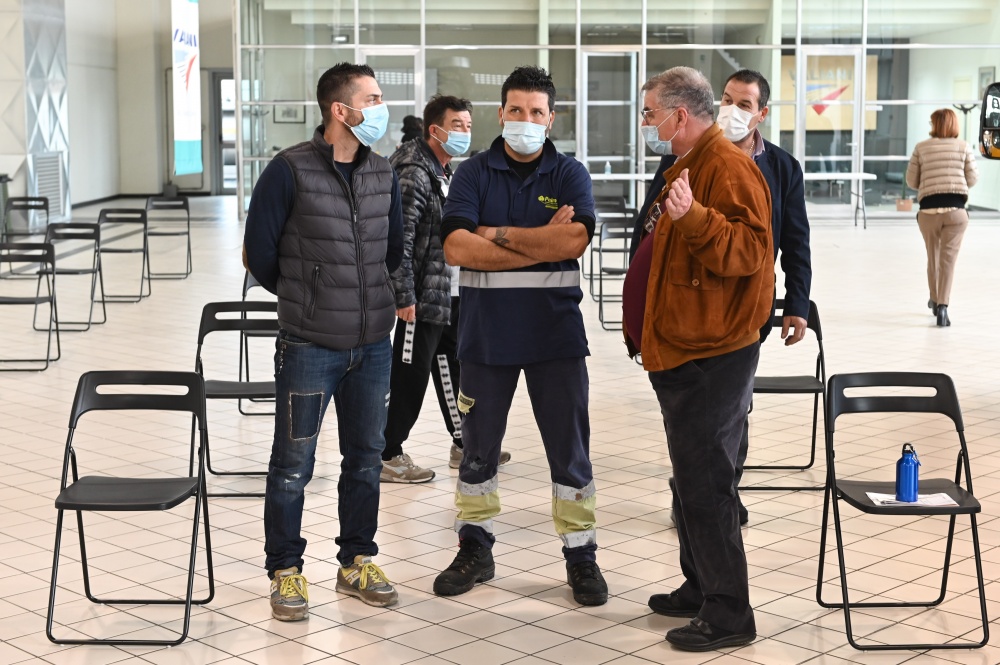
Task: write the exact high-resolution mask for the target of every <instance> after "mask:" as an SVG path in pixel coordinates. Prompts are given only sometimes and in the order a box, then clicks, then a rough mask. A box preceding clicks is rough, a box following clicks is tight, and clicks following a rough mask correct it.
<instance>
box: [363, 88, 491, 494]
mask: <svg viewBox="0 0 1000 665" xmlns="http://www.w3.org/2000/svg"><path fill="white" fill-rule="evenodd" d="M471 139H472V103H471V102H470V101H469V100H467V99H460V98H458V97H451V96H443V95H435V96H434V97H433V98H431V100H430V101H429V102H427V105H426V106H425V107H424V117H423V137H422V138H418V139H415V140H413V141H407V142H405V143H403V144H402V145H401V146H400V147H399V149H398V150H396V152H394V153H393V154H392V156H391V157H390V158H389V162H390V163H391V164H392V166H393V168H394V169H396V173H397V175H398V176H399V188H400V192H401V193H402V197H403V229H404V231H403V238H404V242H403V262H402V264H401V265H400V266H399V268H398V269H397V270H396V271H395V272H394V273H393V274H392V282H393V286H394V287H395V289H396V316H397V317H398V319H399V321H397V322H396V332H395V335H394V338H393V345H392V347H393V351H392V383H391V388H392V390H391V393H392V399H391V400H390V401H389V419H388V423H387V424H386V428H385V450H384V451H383V452H382V475H381V479H382V482H384V483H386V482H388V483H425V482H427V481H429V480H431V479H433V478H434V471H432V470H430V469H423V468H421V467H419V466H417V465H416V464H414V463H413V460H412V459H411V458H410V456H409V455H407V454H406V453H404V452H403V442H404V441H406V439H407V437H409V435H410V430H411V429H413V425H414V424H415V423H416V422H417V417H418V416H419V415H420V407H421V406H422V405H423V402H424V393H425V392H427V381H428V379H429V378H430V377H431V376H433V377H434V388H435V389H436V392H437V396H438V403H439V404H440V407H441V414H442V415H443V416H444V422H445V427H446V428H447V429H448V432H449V433H450V434H451V454H450V459H451V460H453V461H454V463H453V464H451V463H450V465H451V466H452V468H455V469H457V468H458V465H459V463H460V462H461V461H462V420H461V416H460V415H459V411H458V403H457V401H456V397H457V394H458V382H459V373H460V369H459V363H458V359H457V358H456V357H455V352H456V350H457V346H458V306H459V300H458V274H457V273H458V269H457V268H453V267H452V266H449V265H447V264H446V263H445V260H444V248H443V247H442V246H441V210H442V209H443V207H444V202H445V198H446V197H447V196H448V184H449V183H450V182H451V160H452V158H453V157H459V156H461V155H463V154H464V153H465V152H466V151H467V150H468V149H469V145H470V142H471ZM507 456H508V458H509V457H510V456H509V454H508V455H507ZM456 458H457V459H456ZM501 463H503V460H501Z"/></svg>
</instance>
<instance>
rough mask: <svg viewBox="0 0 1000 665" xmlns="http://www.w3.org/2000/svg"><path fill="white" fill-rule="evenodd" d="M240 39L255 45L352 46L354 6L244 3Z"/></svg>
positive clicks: (308, 1) (308, 0) (306, 1)
mask: <svg viewBox="0 0 1000 665" xmlns="http://www.w3.org/2000/svg"><path fill="white" fill-rule="evenodd" d="M240 36H241V40H242V42H243V43H244V44H253V45H258V44H297V45H312V44H316V45H322V46H329V45H330V44H353V43H354V7H353V5H352V3H345V2H336V3H331V2H329V0H295V1H294V2H284V3H275V2H268V1H267V0H241V2H240Z"/></svg>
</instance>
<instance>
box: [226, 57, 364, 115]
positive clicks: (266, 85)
mask: <svg viewBox="0 0 1000 665" xmlns="http://www.w3.org/2000/svg"><path fill="white" fill-rule="evenodd" d="M242 56H243V57H242V63H241V65H242V69H241V70H240V74H241V77H242V79H243V91H244V96H243V97H242V101H245V102H246V101H252V102H259V101H271V102H276V101H298V102H301V101H306V100H313V99H315V98H316V83H317V82H318V81H319V77H320V76H322V74H323V72H325V71H326V70H327V69H329V68H330V67H332V66H333V65H335V64H337V63H338V62H354V49H353V48H336V49H329V48H325V49H296V48H279V49H256V48H251V49H244V50H243V54H242ZM251 82H252V83H253V85H250V83H251ZM248 95H249V96H248Z"/></svg>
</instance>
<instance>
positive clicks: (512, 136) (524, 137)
mask: <svg viewBox="0 0 1000 665" xmlns="http://www.w3.org/2000/svg"><path fill="white" fill-rule="evenodd" d="M546 129H547V128H546V126H545V125H538V124H535V123H533V122H519V121H514V120H510V121H507V122H505V123H504V124H503V140H504V141H506V142H507V145H509V146H510V149H511V150H513V151H514V152H516V153H517V154H519V155H533V154H535V153H536V152H538V151H539V150H541V149H542V146H543V145H545V130H546Z"/></svg>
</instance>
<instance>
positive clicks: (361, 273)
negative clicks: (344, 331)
mask: <svg viewBox="0 0 1000 665" xmlns="http://www.w3.org/2000/svg"><path fill="white" fill-rule="evenodd" d="M352 206H353V201H352ZM351 228H352V229H353V230H354V252H355V255H356V256H357V258H358V283H359V284H360V285H361V339H359V340H358V346H361V345H362V344H364V343H365V335H366V334H367V333H368V301H367V298H366V296H365V294H366V293H367V289H366V288H365V265H364V263H363V258H362V256H361V230H360V229H359V228H358V209H357V208H356V207H352V208H351Z"/></svg>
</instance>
